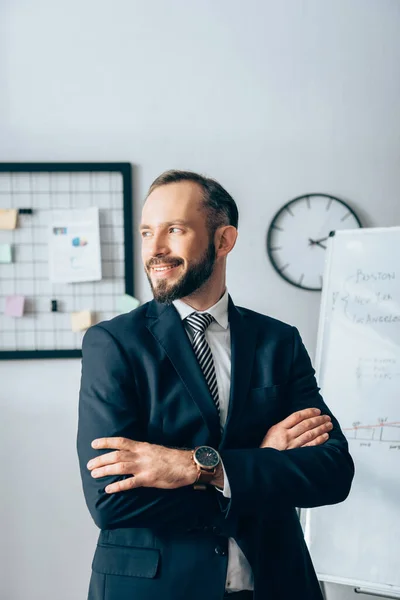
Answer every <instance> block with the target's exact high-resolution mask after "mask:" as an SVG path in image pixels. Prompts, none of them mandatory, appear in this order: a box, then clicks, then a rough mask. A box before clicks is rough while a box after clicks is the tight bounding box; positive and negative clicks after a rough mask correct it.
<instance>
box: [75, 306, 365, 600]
mask: <svg viewBox="0 0 400 600" xmlns="http://www.w3.org/2000/svg"><path fill="white" fill-rule="evenodd" d="M229 322H230V328H231V345H232V371H231V392H230V403H229V412H228V418H227V422H226V426H225V429H224V432H223V434H222V437H221V434H220V426H219V418H218V414H217V411H216V408H215V406H214V403H213V401H212V399H211V396H210V394H209V391H208V388H207V385H206V382H205V379H204V377H203V374H202V372H201V370H200V367H199V365H198V363H197V360H196V357H195V355H194V352H193V349H192V346H191V344H190V341H189V339H188V336H187V334H186V332H185V329H184V326H183V324H182V321H181V319H180V317H179V315H178V312H177V311H176V309H175V307H174V306H173V305H170V306H166V305H164V304H159V303H157V302H155V301H154V300H153V301H151V302H149V303H147V304H145V305H143V306H141V307H140V308H138V309H136V310H134V311H132V312H131V313H128V314H124V315H121V316H119V317H116V318H115V319H112V320H111V321H107V322H103V323H101V324H98V325H95V326H94V327H92V328H91V329H89V330H88V331H87V333H86V335H85V337H84V341H83V360H82V380H81V390H80V400H79V425H78V440H77V448H78V455H79V461H80V469H81V476H82V482H83V490H84V495H85V499H86V503H87V506H88V509H89V511H90V514H91V515H92V517H93V520H94V522H95V523H96V525H97V526H98V527H99V528H100V530H101V531H100V535H99V539H98V544H97V548H96V551H95V555H94V559H93V564H92V576H91V580H90V586H89V600H133V598H135V600H149V599H150V600H151V599H155V600H161V599H162V600H204V599H205V598H207V600H221V598H222V597H223V594H224V589H225V580H226V572H227V562H228V556H227V548H228V538H229V537H234V539H235V540H236V541H237V543H238V544H239V546H240V548H241V549H242V550H243V552H244V554H245V555H246V557H247V559H248V560H249V562H250V565H251V567H252V570H253V573H254V580H255V600H263V599H264V598H265V599H268V598H270V599H271V600H272V599H273V600H293V598H294V597H296V598H298V599H299V600H302V599H304V600H317V599H318V600H320V599H321V597H322V596H321V593H320V589H319V584H318V581H317V578H316V576H315V572H314V569H313V566H312V563H311V560H310V557H309V554H308V550H307V547H306V545H305V542H304V538H303V532H302V529H301V526H300V523H299V520H298V517H297V512H296V507H314V506H321V505H325V504H334V503H337V502H341V501H342V500H344V499H345V498H346V497H347V495H348V493H349V490H350V486H351V481H352V478H353V474H354V466H353V462H352V459H351V457H350V455H349V453H348V446H347V442H346V439H345V437H344V436H343V434H342V432H341V430H340V427H339V424H338V422H337V420H336V419H335V418H334V416H333V415H332V413H331V412H330V411H329V409H328V408H327V406H326V405H325V403H324V402H323V400H322V398H321V395H320V394H319V388H318V387H317V383H316V380H315V377H314V370H313V368H312V365H311V362H310V359H309V356H308V354H307V351H306V349H305V347H304V345H303V343H302V341H301V338H300V335H299V333H298V331H297V329H296V328H294V327H291V326H289V325H287V324H285V323H282V322H280V321H277V320H275V319H272V318H270V317H267V316H265V315H261V314H258V313H255V312H253V311H251V310H248V309H245V308H238V307H236V306H235V305H234V304H233V302H232V300H231V299H229ZM310 407H318V408H320V409H321V411H322V413H323V414H329V415H330V416H331V417H332V422H333V425H334V428H333V430H332V431H331V433H330V437H329V440H328V441H327V442H326V443H325V444H323V445H320V446H316V447H306V448H299V449H293V450H286V451H278V450H275V449H272V448H265V449H260V448H259V446H260V444H261V441H262V439H263V437H264V435H265V434H266V432H267V431H268V429H269V428H270V427H272V425H274V424H275V423H277V422H278V421H281V420H282V419H284V418H285V417H287V416H288V415H290V414H291V413H293V412H295V411H297V410H299V409H302V408H310ZM114 436H122V437H127V438H130V439H133V440H139V441H147V442H150V443H152V444H161V445H165V446H171V447H177V448H194V447H195V446H198V445H203V444H204V445H210V446H213V447H214V448H217V449H218V450H219V452H220V454H221V457H222V460H223V463H224V466H225V470H226V473H227V476H228V479H229V482H230V487H231V492H232V497H231V499H226V498H224V497H223V496H222V494H221V493H220V492H218V491H217V490H215V489H214V488H212V487H210V488H209V489H208V490H207V491H198V490H194V489H192V487H190V486H188V487H184V488H180V489H177V490H159V489H154V488H138V489H133V490H129V491H126V492H120V493H115V494H106V493H105V491H104V489H105V487H106V485H108V484H109V483H112V482H114V481H116V480H118V479H121V478H124V477H125V476H120V477H117V476H114V477H105V478H101V479H94V478H92V477H91V475H90V472H89V471H88V469H87V467H86V465H87V462H88V461H89V460H90V459H91V458H93V457H94V456H98V455H99V454H101V453H103V452H106V451H105V450H101V451H96V450H94V449H92V448H91V442H92V440H94V439H95V438H99V437H114ZM327 534H328V535H329V532H327Z"/></svg>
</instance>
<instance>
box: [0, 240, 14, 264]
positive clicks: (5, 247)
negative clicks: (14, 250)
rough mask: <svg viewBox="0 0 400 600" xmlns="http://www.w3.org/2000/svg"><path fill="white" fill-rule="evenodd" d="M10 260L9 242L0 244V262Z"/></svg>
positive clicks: (8, 261)
mask: <svg viewBox="0 0 400 600" xmlns="http://www.w3.org/2000/svg"><path fill="white" fill-rule="evenodd" d="M10 262H12V254H11V246H10V244H0V263H10Z"/></svg>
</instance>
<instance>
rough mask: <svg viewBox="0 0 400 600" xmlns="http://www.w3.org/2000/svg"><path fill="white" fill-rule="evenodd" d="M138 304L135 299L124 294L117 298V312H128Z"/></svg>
mask: <svg viewBox="0 0 400 600" xmlns="http://www.w3.org/2000/svg"><path fill="white" fill-rule="evenodd" d="M139 304H140V302H139V300H138V299H137V298H134V297H133V296H130V295H129V294H124V295H123V296H120V297H119V298H117V311H118V312H120V313H126V312H130V311H131V310H134V309H135V308H137V307H138V306H139Z"/></svg>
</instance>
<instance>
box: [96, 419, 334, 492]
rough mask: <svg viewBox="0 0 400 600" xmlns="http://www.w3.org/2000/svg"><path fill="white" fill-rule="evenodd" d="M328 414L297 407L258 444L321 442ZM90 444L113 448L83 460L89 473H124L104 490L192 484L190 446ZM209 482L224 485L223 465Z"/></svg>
mask: <svg viewBox="0 0 400 600" xmlns="http://www.w3.org/2000/svg"><path fill="white" fill-rule="evenodd" d="M332 427H333V425H332V421H331V418H330V416H329V415H321V411H320V410H319V409H317V408H309V409H305V410H300V411H297V412H295V413H293V414H292V415H290V416H289V417H288V418H287V419H285V420H283V421H281V422H280V423H277V424H276V425H274V426H273V427H271V429H269V430H268V432H267V433H266V435H265V437H264V439H263V441H262V443H261V445H260V448H275V449H276V450H288V449H289V448H303V447H304V448H305V447H307V446H317V445H319V444H323V443H324V442H326V441H327V439H328V438H329V433H328V432H329V431H330V430H331V429H332ZM92 447H93V448H95V449H96V450H97V449H99V450H100V449H114V452H108V453H107V454H103V455H101V456H98V457H97V458H93V459H92V460H90V461H89V462H88V464H87V468H88V469H89V471H90V472H91V476H92V477H93V478H95V479H100V478H102V477H107V476H115V475H117V476H118V475H119V476H121V475H126V476H128V478H127V479H121V480H118V481H116V482H115V483H112V484H109V485H108V486H107V487H106V488H105V492H106V493H107V494H113V493H118V492H122V491H126V490H132V489H134V488H139V487H150V488H160V489H166V490H168V489H176V488H180V487H185V486H188V485H192V484H193V483H194V482H195V481H196V478H197V469H196V467H195V464H194V462H193V460H192V452H191V451H190V450H177V449H172V448H166V447H164V446H159V445H156V444H149V443H147V442H138V441H135V440H130V439H127V438H123V437H114V438H100V439H96V440H93V442H92ZM211 484H212V485H215V486H218V487H220V488H223V487H224V474H223V469H222V467H220V468H219V469H218V471H217V473H216V476H215V478H214V480H213V481H212V482H211Z"/></svg>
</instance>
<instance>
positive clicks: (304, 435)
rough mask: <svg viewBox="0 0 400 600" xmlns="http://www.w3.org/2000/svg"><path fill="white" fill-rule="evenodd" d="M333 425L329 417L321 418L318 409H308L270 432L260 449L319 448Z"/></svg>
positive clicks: (289, 418)
mask: <svg viewBox="0 0 400 600" xmlns="http://www.w3.org/2000/svg"><path fill="white" fill-rule="evenodd" d="M332 428H333V425H332V423H331V418H330V417H329V416H328V415H323V416H321V411H320V410H319V409H318V408H306V409H304V410H300V411H298V412H295V413H293V414H292V415H290V417H287V419H285V420H284V421H281V422H280V423H277V424H276V425H274V426H273V427H271V429H269V430H268V432H267V434H266V435H265V437H264V439H263V441H262V442H261V446H260V448H275V450H291V449H292V448H304V447H305V446H319V445H320V444H323V443H324V442H326V440H327V439H328V438H329V433H328V431H331V429H332Z"/></svg>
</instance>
